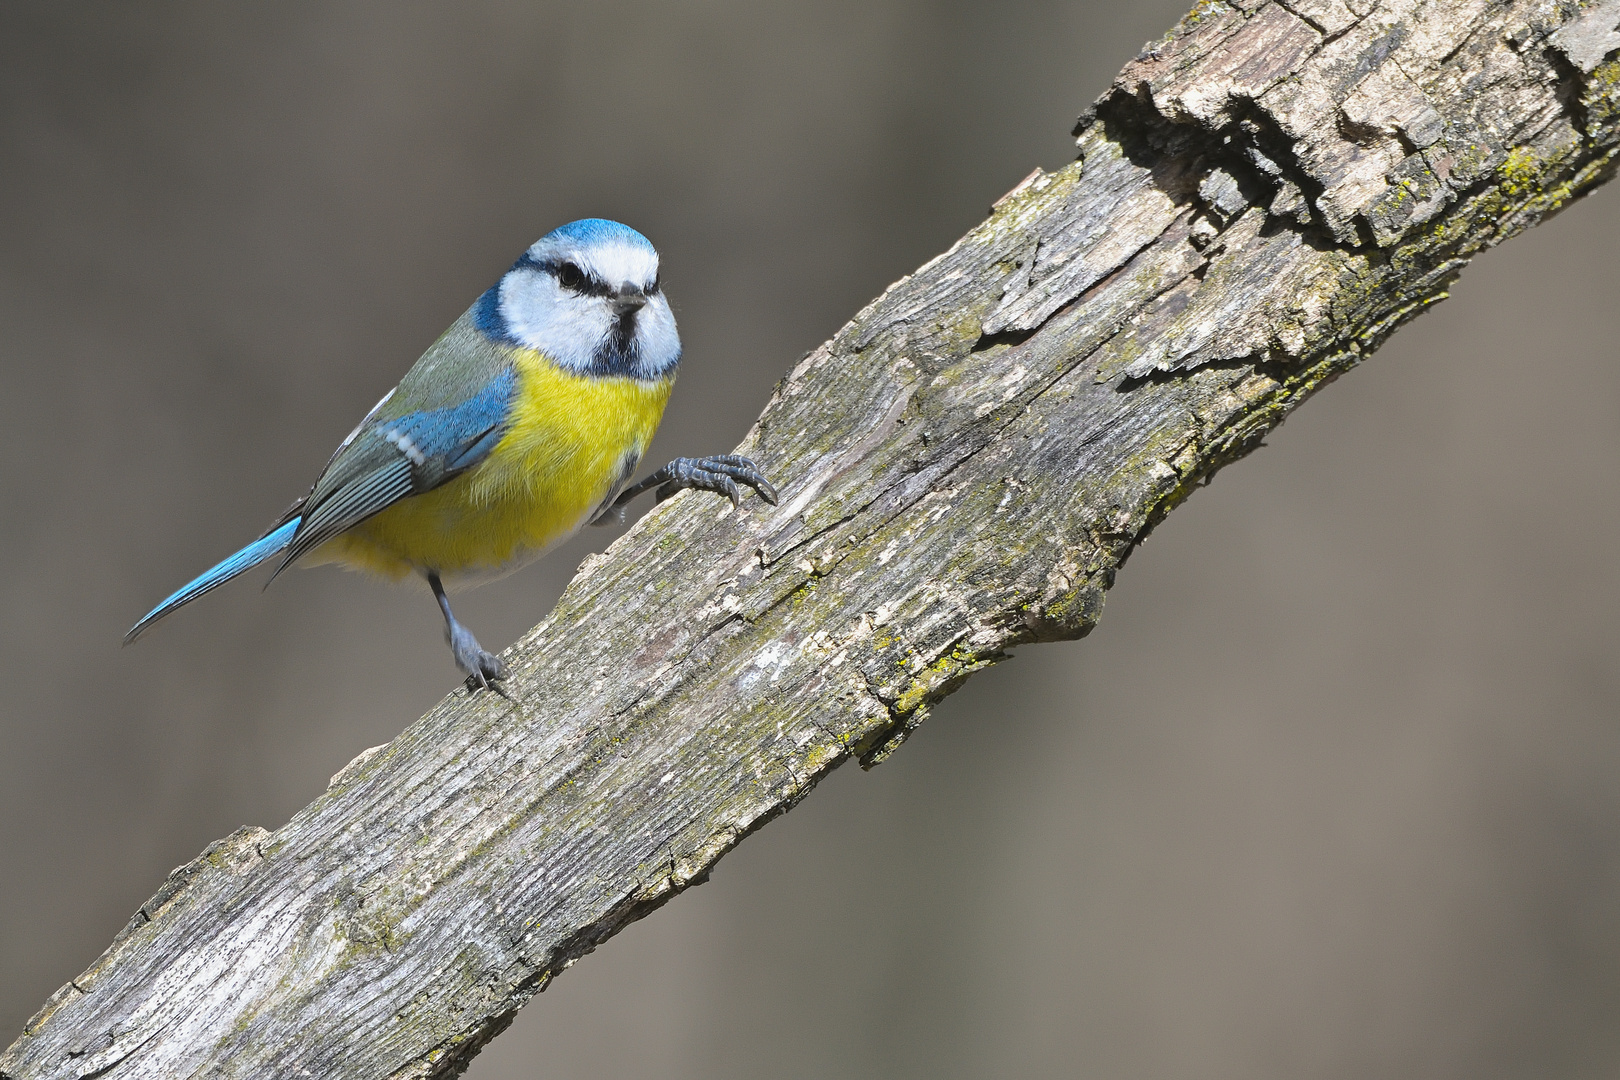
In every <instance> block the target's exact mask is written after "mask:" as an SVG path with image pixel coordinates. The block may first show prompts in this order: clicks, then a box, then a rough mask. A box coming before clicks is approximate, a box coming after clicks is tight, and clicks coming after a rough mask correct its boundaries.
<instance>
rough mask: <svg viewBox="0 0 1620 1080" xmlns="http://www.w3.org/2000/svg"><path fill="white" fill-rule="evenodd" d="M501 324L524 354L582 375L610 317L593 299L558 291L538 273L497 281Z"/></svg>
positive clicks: (548, 278)
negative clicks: (539, 354) (535, 354)
mask: <svg viewBox="0 0 1620 1080" xmlns="http://www.w3.org/2000/svg"><path fill="white" fill-rule="evenodd" d="M500 300H501V321H502V322H504V323H505V324H506V332H507V333H508V334H510V335H512V339H513V340H514V341H516V342H517V343H518V344H519V345H522V346H524V347H525V348H530V349H535V350H537V351H539V352H542V353H544V354H545V355H546V356H547V357H549V358H550V359H551V360H553V361H554V362H556V363H557V364H560V365H562V366H563V367H567V368H573V369H575V370H579V371H583V370H585V369H587V368H589V367H590V366H591V359H592V357H594V356H595V355H596V347H597V345H599V344H600V343H601V341H602V338H603V337H604V336H606V334H607V332H608V330H609V329H610V328H611V322H612V313H611V312H609V311H608V308H607V306H606V305H605V304H602V303H600V302H597V301H596V298H595V297H589V296H580V295H578V294H576V293H571V292H568V291H567V290H565V289H563V288H562V287H560V286H559V285H558V284H557V282H556V279H554V278H553V277H552V276H551V275H550V274H547V273H545V272H544V271H540V270H530V269H523V270H514V271H512V272H510V273H508V274H507V275H506V276H505V277H504V278H502V279H501V292H500Z"/></svg>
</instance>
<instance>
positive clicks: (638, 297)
mask: <svg viewBox="0 0 1620 1080" xmlns="http://www.w3.org/2000/svg"><path fill="white" fill-rule="evenodd" d="M646 303H647V294H646V293H644V292H642V291H641V290H640V289H624V290H621V291H620V292H617V293H614V294H613V296H612V297H610V298H609V299H608V304H609V305H611V306H612V308H613V314H615V315H628V314H629V313H630V312H632V311H640V310H641V308H642V306H643V305H645V304H646Z"/></svg>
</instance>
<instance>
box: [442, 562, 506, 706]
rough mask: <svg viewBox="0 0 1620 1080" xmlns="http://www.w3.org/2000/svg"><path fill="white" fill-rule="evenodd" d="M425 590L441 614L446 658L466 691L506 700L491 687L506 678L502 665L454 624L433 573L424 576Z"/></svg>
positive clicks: (463, 628) (470, 632)
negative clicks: (449, 657)
mask: <svg viewBox="0 0 1620 1080" xmlns="http://www.w3.org/2000/svg"><path fill="white" fill-rule="evenodd" d="M427 583H428V588H430V589H432V590H433V597H434V599H436V600H438V601H439V610H440V611H442V612H444V638H445V640H446V641H448V642H449V643H450V655H452V656H454V657H455V658H456V667H458V668H460V669H461V670H462V671H465V672H466V673H467V689H468V690H469V691H471V690H477V689H478V688H479V687H483V688H484V689H485V690H493V691H495V692H496V693H497V694H499V695H501V697H507V696H508V695H507V693H506V691H504V690H502V689H501V688H500V687H499V686H496V685H495V680H496V679H504V678H506V665H505V664H503V663H501V658H500V657H498V656H496V655H494V654H493V653H490V652H487V651H486V650H485V649H484V647H483V646H482V645H480V644H478V639H477V638H475V637H473V636H472V631H471V630H468V629H467V628H466V627H465V626H462V625H461V624H460V623H459V622H457V621H456V617H455V616H454V615H452V614H451V613H450V598H449V597H448V596H446V595H444V583H443V582H441V581H440V580H439V572H438V571H437V570H429V571H428V572H427Z"/></svg>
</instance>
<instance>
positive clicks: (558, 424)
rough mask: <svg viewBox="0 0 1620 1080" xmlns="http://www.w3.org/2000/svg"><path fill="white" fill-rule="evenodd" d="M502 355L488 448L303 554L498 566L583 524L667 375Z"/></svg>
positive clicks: (448, 566)
mask: <svg viewBox="0 0 1620 1080" xmlns="http://www.w3.org/2000/svg"><path fill="white" fill-rule="evenodd" d="M514 356H515V359H514V367H515V368H516V370H517V376H518V378H517V393H516V395H515V397H514V400H513V405H512V414H511V419H510V423H509V427H508V429H507V433H506V435H505V437H504V438H502V439H501V441H500V442H499V443H498V444H496V446H495V449H494V450H493V451H491V453H490V455H489V457H487V458H485V459H484V460H483V461H482V462H480V463H479V464H478V465H476V466H474V467H473V468H471V469H469V470H467V471H466V472H465V473H462V474H461V475H460V476H458V477H456V478H455V479H454V480H451V481H450V482H449V483H446V484H443V485H441V486H440V487H437V488H434V489H433V490H432V491H429V492H425V493H423V494H421V495H413V496H411V497H409V498H406V499H402V500H401V501H399V502H397V503H395V504H394V505H393V506H390V507H389V508H388V509H386V510H384V511H382V512H381V513H379V514H376V515H374V516H372V517H370V518H367V519H366V520H365V521H363V522H361V523H360V524H358V525H356V526H355V527H354V528H352V529H349V530H348V531H347V532H345V533H343V534H341V535H340V536H337V537H334V538H333V539H331V540H329V541H327V542H326V543H325V544H323V545H322V546H321V548H320V549H319V550H318V551H317V552H316V553H315V556H316V557H315V558H314V559H312V560H310V561H318V562H328V561H336V562H342V563H345V564H347V565H349V566H353V567H355V568H357V569H364V570H371V571H374V572H376V573H380V574H384V575H386V576H388V577H402V576H404V575H405V574H408V573H412V572H419V571H421V570H424V569H434V570H438V571H439V572H440V573H443V574H457V573H469V572H479V571H491V570H500V569H503V568H506V567H509V566H512V565H515V564H517V563H519V562H521V561H523V560H524V559H526V558H532V557H533V556H535V555H538V554H540V553H541V552H543V551H545V550H546V549H547V548H549V547H551V546H553V545H554V544H556V543H558V542H560V541H561V540H564V539H566V538H567V537H568V536H570V535H572V534H573V533H574V532H575V531H576V530H578V529H579V528H580V526H582V525H584V524H585V522H586V521H587V520H588V519H589V517H590V516H591V515H592V514H593V513H595V512H596V510H597V509H598V508H599V507H600V506H601V505H602V501H603V500H604V499H605V498H606V497H607V496H608V494H609V493H610V492H611V491H613V490H614V489H616V488H617V487H618V486H619V485H620V484H622V483H623V481H624V480H625V479H626V478H627V477H628V475H629V473H630V472H632V471H633V470H634V469H635V467H636V464H637V463H638V462H639V461H640V460H641V456H642V454H643V453H645V452H646V449H647V444H648V443H650V442H651V441H652V437H653V432H655V431H656V430H657V429H658V421H659V420H660V419H661V418H662V417H663V415H664V405H665V403H667V402H668V401H669V392H670V389H671V388H672V387H673V386H674V382H675V380H674V376H673V374H671V375H670V377H668V378H664V379H659V380H655V381H644V380H641V379H632V378H628V377H624V376H609V377H602V378H597V377H594V376H581V375H575V374H572V373H569V372H566V371H564V370H562V369H561V368H558V367H557V366H556V365H554V364H552V363H551V362H550V361H548V360H546V359H545V358H544V357H543V356H542V355H541V354H540V353H537V352H534V351H532V350H515V351H514Z"/></svg>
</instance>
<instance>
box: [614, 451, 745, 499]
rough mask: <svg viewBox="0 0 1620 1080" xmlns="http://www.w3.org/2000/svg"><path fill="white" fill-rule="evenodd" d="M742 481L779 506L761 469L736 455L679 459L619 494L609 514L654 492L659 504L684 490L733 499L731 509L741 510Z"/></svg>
mask: <svg viewBox="0 0 1620 1080" xmlns="http://www.w3.org/2000/svg"><path fill="white" fill-rule="evenodd" d="M739 480H740V481H742V482H743V483H744V484H747V485H748V486H749V487H751V488H753V489H754V490H755V491H757V492H759V497H760V498H762V499H764V500H765V501H766V502H768V503H770V504H771V505H772V506H775V505H776V489H775V488H774V487H772V486H771V482H770V481H769V480H767V479H765V474H764V473H762V472H760V471H759V466H758V465H755V464H754V463H753V462H752V461H749V460H748V459H747V458H745V457H738V456H737V455H735V454H717V455H715V456H714V457H701V458H685V457H678V458H676V459H675V460H674V461H672V462H670V463H669V464H668V465H665V466H664V467H663V468H662V469H659V470H658V471H657V472H655V473H653V474H652V475H651V476H649V477H647V478H646V479H645V480H643V481H641V482H640V483H637V484H631V485H630V486H629V487H627V488H625V489H624V490H623V491H621V492H619V497H618V498H617V499H614V500H613V505H612V506H611V507H610V508H609V512H610V513H611V512H612V511H614V510H618V509H620V508H621V507H623V506H624V504H625V503H627V502H629V501H630V500H631V499H633V498H635V497H636V496H637V495H640V494H641V493H642V492H643V491H647V490H649V489H651V488H657V489H658V492H657V500H658V501H659V502H663V501H664V500H665V499H667V498H669V497H670V496H671V495H673V494H675V493H676V492H677V491H680V490H681V489H682V488H693V489H694V490H697V491H713V492H717V493H718V494H721V495H724V496H726V498H728V499H730V500H731V505H732V506H740V505H742V492H740V491H738V490H737V481H739Z"/></svg>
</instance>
